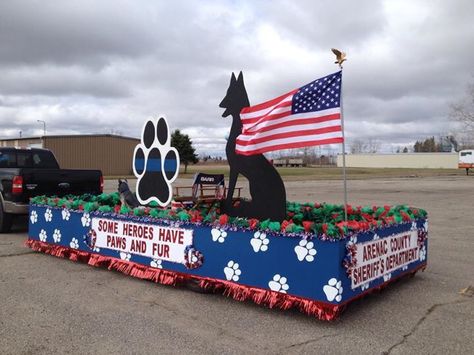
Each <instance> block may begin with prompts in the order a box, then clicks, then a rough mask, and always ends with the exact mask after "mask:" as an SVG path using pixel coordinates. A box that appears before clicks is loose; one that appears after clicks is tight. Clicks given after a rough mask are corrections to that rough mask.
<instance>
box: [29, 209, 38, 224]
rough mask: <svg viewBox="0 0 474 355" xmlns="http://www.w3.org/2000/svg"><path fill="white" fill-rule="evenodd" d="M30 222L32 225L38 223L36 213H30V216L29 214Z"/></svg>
mask: <svg viewBox="0 0 474 355" xmlns="http://www.w3.org/2000/svg"><path fill="white" fill-rule="evenodd" d="M30 221H31V223H32V224H35V223H36V222H38V213H36V211H34V210H33V211H31V214H30Z"/></svg>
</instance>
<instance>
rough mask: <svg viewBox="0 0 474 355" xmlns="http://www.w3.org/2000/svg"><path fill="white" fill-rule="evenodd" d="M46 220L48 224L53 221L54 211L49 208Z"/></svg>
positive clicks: (45, 214)
mask: <svg viewBox="0 0 474 355" xmlns="http://www.w3.org/2000/svg"><path fill="white" fill-rule="evenodd" d="M44 220H45V221H46V222H51V221H52V220H53V211H51V209H50V208H48V209H47V210H46V212H45V213H44Z"/></svg>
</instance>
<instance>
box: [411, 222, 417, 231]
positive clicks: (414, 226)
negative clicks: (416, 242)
mask: <svg viewBox="0 0 474 355" xmlns="http://www.w3.org/2000/svg"><path fill="white" fill-rule="evenodd" d="M417 229H418V227H417V225H416V222H415V221H413V222H411V228H410V230H412V231H416V230H417Z"/></svg>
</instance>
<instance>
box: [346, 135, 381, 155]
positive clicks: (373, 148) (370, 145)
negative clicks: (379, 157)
mask: <svg viewBox="0 0 474 355" xmlns="http://www.w3.org/2000/svg"><path fill="white" fill-rule="evenodd" d="M380 146H381V144H380V142H379V141H378V140H376V139H373V138H369V139H368V140H367V141H363V140H362V139H354V140H353V141H352V144H351V148H350V149H351V153H352V154H357V153H377V152H378V151H379V150H380Z"/></svg>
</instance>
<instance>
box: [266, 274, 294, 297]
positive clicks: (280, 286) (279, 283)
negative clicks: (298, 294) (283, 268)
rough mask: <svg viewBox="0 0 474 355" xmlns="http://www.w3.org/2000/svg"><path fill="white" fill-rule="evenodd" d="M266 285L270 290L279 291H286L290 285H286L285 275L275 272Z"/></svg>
mask: <svg viewBox="0 0 474 355" xmlns="http://www.w3.org/2000/svg"><path fill="white" fill-rule="evenodd" d="M268 287H270V290H272V291H277V292H281V293H286V291H288V289H289V288H290V286H288V280H287V279H286V277H284V276H281V275H280V274H275V276H273V280H272V281H270V282H269V283H268Z"/></svg>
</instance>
